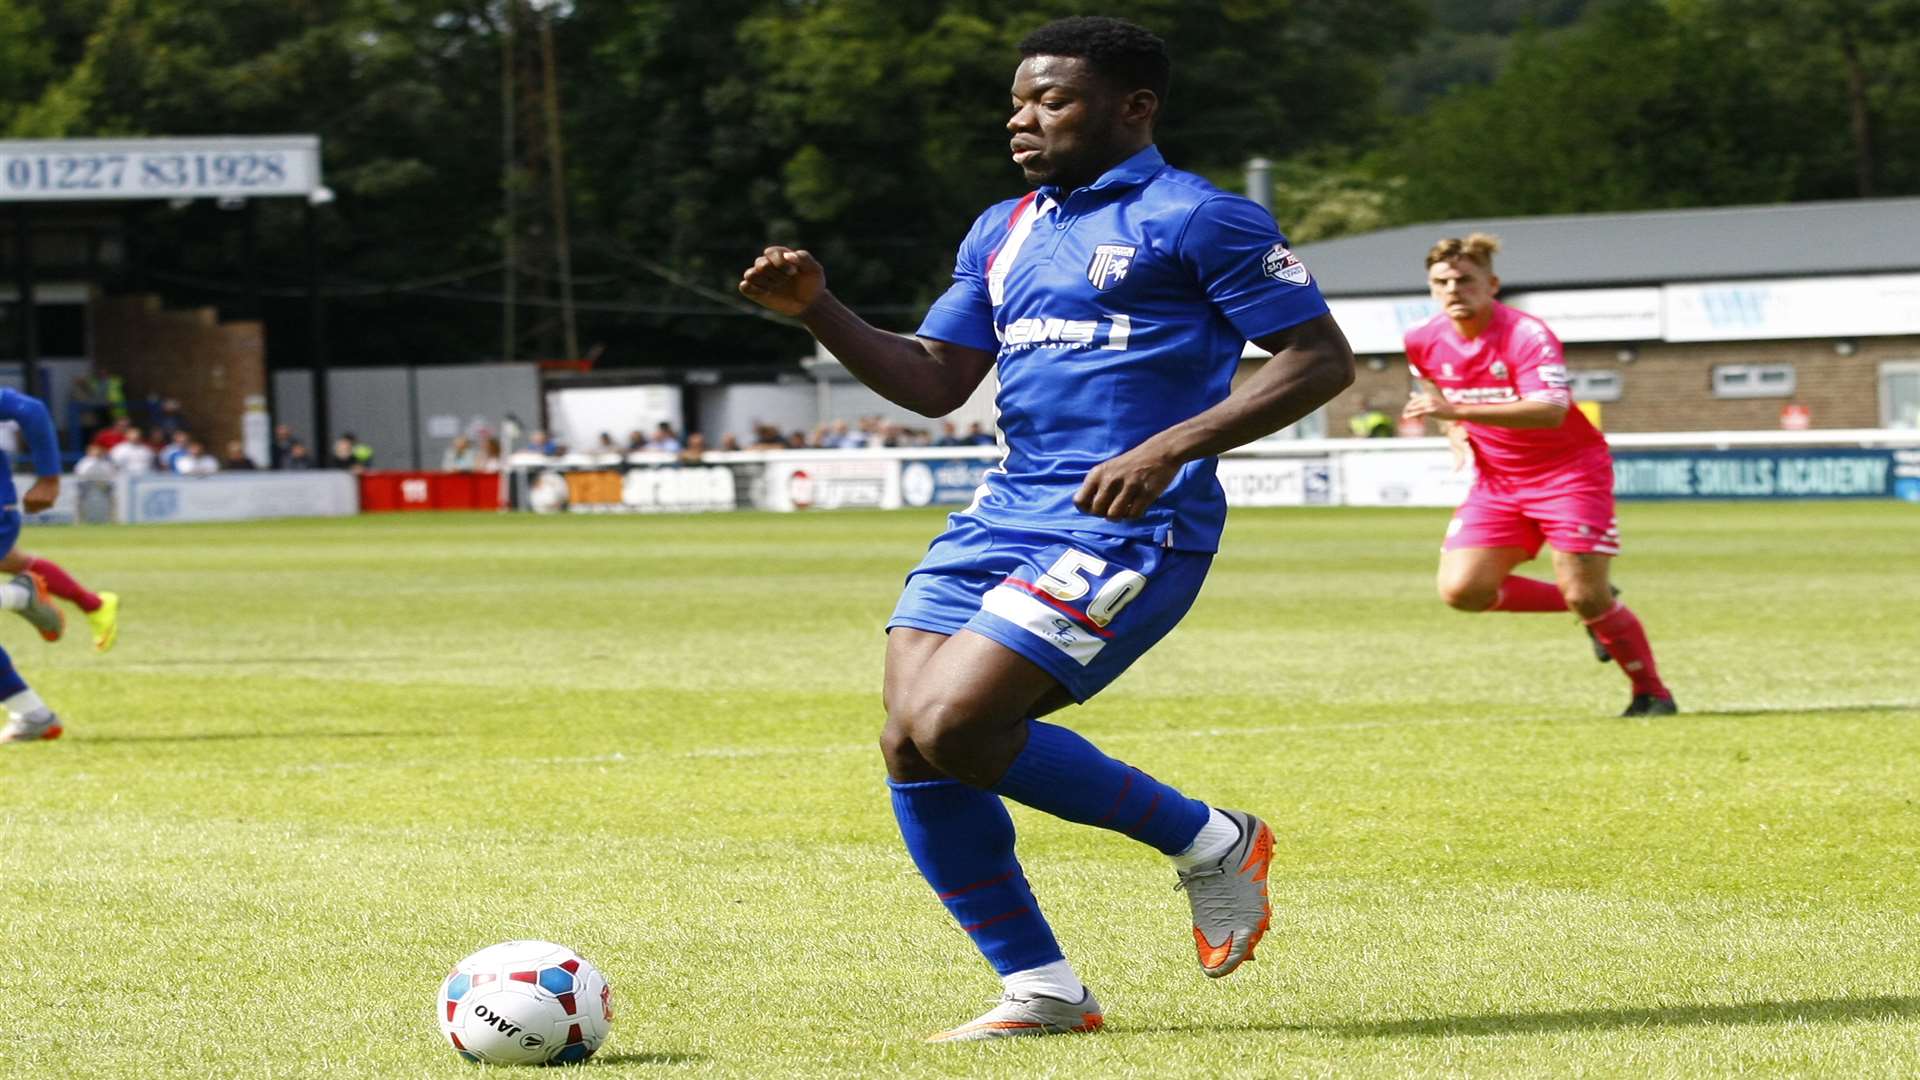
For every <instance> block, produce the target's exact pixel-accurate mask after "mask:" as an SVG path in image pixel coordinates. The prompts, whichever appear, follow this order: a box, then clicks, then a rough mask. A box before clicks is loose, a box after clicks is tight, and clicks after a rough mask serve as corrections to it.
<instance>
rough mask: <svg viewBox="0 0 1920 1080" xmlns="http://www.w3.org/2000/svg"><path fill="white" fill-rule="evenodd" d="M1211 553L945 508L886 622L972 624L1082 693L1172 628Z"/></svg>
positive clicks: (1116, 673) (940, 629)
mask: <svg viewBox="0 0 1920 1080" xmlns="http://www.w3.org/2000/svg"><path fill="white" fill-rule="evenodd" d="M1212 565H1213V555H1212V554H1211V553H1209V552H1198V551H1177V550H1174V549H1172V548H1164V547H1158V546H1156V545H1154V544H1152V543H1150V542H1146V541H1140V540H1129V539H1125V538H1122V537H1115V536H1103V535H1101V534H1099V533H1091V532H1066V533H1059V532H1036V531H1033V530H1029V529H1020V528H1010V527H1007V526H1003V525H989V524H987V523H986V522H983V521H981V520H979V519H978V518H974V517H970V516H967V515H965V514H952V515H949V516H948V518H947V531H946V532H944V533H941V534H940V535H939V536H938V537H935V538H934V541H933V544H932V545H931V546H929V547H928V548H927V555H926V558H924V559H921V560H920V565H919V566H916V567H914V568H913V572H912V573H910V574H908V575H907V586H906V589H905V591H903V592H902V593H901V594H900V603H899V604H898V605H896V606H895V607H894V609H893V617H892V618H891V619H889V620H887V629H888V630H892V629H893V628H894V627H896V626H905V627H909V628H911V629H914V630H928V631H931V632H933V633H936V634H954V633H957V632H959V631H960V630H971V631H973V632H974V633H976V634H980V635H982V636H984V637H987V638H989V639H991V640H993V641H995V642H998V643H999V644H1001V645H1004V646H1006V647H1007V648H1009V649H1012V650H1013V651H1014V652H1017V653H1019V654H1020V655H1021V656H1024V657H1026V658H1027V659H1028V660H1031V661H1033V662H1034V663H1036V664H1038V665H1040V667H1041V668H1042V669H1043V670H1045V671H1046V672H1047V673H1048V674H1050V675H1052V676H1053V677H1054V678H1055V679H1057V680H1059V682H1060V685H1061V686H1064V687H1066V688H1067V691H1068V692H1069V693H1071V694H1072V695H1073V696H1074V699H1075V700H1076V701H1085V700H1087V699H1088V698H1090V697H1092V696H1093V695H1095V694H1097V693H1099V692H1100V691H1101V690H1103V689H1105V688H1106V686H1107V684H1108V683H1111V682H1112V681H1113V680H1115V679H1117V678H1119V677H1120V673H1121V672H1123V671H1125V670H1127V668H1128V667H1129V666H1131V665H1132V664H1133V662H1134V661H1135V660H1138V659H1139V658H1140V656H1141V654H1143V653H1145V652H1146V651H1147V650H1148V649H1150V648H1152V647H1153V644H1154V643H1155V642H1157V641H1159V640H1160V639H1161V638H1163V637H1165V636H1166V635H1167V631H1169V630H1172V629H1173V627H1174V624H1175V623H1178V622H1179V621H1180V619H1181V617H1182V616H1184V615H1185V614H1186V613H1187V609H1188V608H1190V607H1192V606H1193V601H1194V599H1195V598H1196V597H1198V596H1199V595H1200V585H1201V583H1202V582H1204V581H1206V578H1207V568H1208V567H1210V566H1212Z"/></svg>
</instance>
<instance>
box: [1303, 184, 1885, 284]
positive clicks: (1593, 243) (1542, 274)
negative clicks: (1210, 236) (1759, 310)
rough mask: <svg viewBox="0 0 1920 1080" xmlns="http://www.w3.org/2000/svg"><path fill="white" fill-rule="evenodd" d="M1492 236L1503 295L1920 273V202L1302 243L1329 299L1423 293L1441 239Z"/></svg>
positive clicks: (1453, 225)
mask: <svg viewBox="0 0 1920 1080" xmlns="http://www.w3.org/2000/svg"><path fill="white" fill-rule="evenodd" d="M1470 232H1490V233H1493V234H1495V235H1496V236H1498V237H1500V241H1501V250H1500V254H1499V256H1498V257H1497V258H1496V259H1495V261H1494V268H1495V269H1496V270H1497V271H1498V272H1499V274H1500V278H1501V287H1502V289H1503V290H1505V291H1507V292H1518V291H1521V290H1525V289H1544V288H1563V289H1564V288H1602V287H1614V286H1624V285H1653V284H1659V283H1662V282H1669V281H1701V280H1717V279H1729V278H1758V277H1767V278H1779V277H1808V276H1817V275H1831V274H1883V273H1897V272H1903V271H1920V198H1908V199H1855V200H1850V201H1846V202H1813V203H1788V204H1784V205H1778V206H1730V207H1713V208H1703V209H1694V210H1646V211H1635V212H1632V213H1621V214H1567V215H1562V216H1557V217H1530V218H1529V217H1516V218H1486V219H1478V220H1475V219H1462V220H1458V221H1435V222H1428V223H1426V224H1421V225H1408V226H1405V227H1403V228H1398V229H1383V230H1381V231H1379V232H1372V233H1366V234H1363V235H1360V236H1349V237H1345V238H1342V239H1339V240H1328V241H1325V242H1322V243H1317V244H1302V245H1300V248H1299V254H1300V258H1301V259H1302V260H1303V261H1304V262H1305V263H1306V264H1307V266H1309V267H1311V268H1312V270H1313V275H1314V277H1315V278H1316V279H1318V281H1319V282H1320V288H1321V290H1322V291H1324V292H1325V293H1326V294H1327V295H1329V296H1372V295H1381V294H1394V293H1409V292H1423V291H1425V287H1426V283H1425V278H1424V276H1423V275H1422V273H1421V269H1420V267H1421V263H1422V262H1423V261H1424V260H1425V259H1426V254H1427V250H1428V249H1429V248H1431V247H1432V246H1433V245H1434V243H1435V242H1436V241H1438V240H1440V239H1442V238H1443V237H1449V236H1465V235H1467V234H1468V233H1470Z"/></svg>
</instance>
